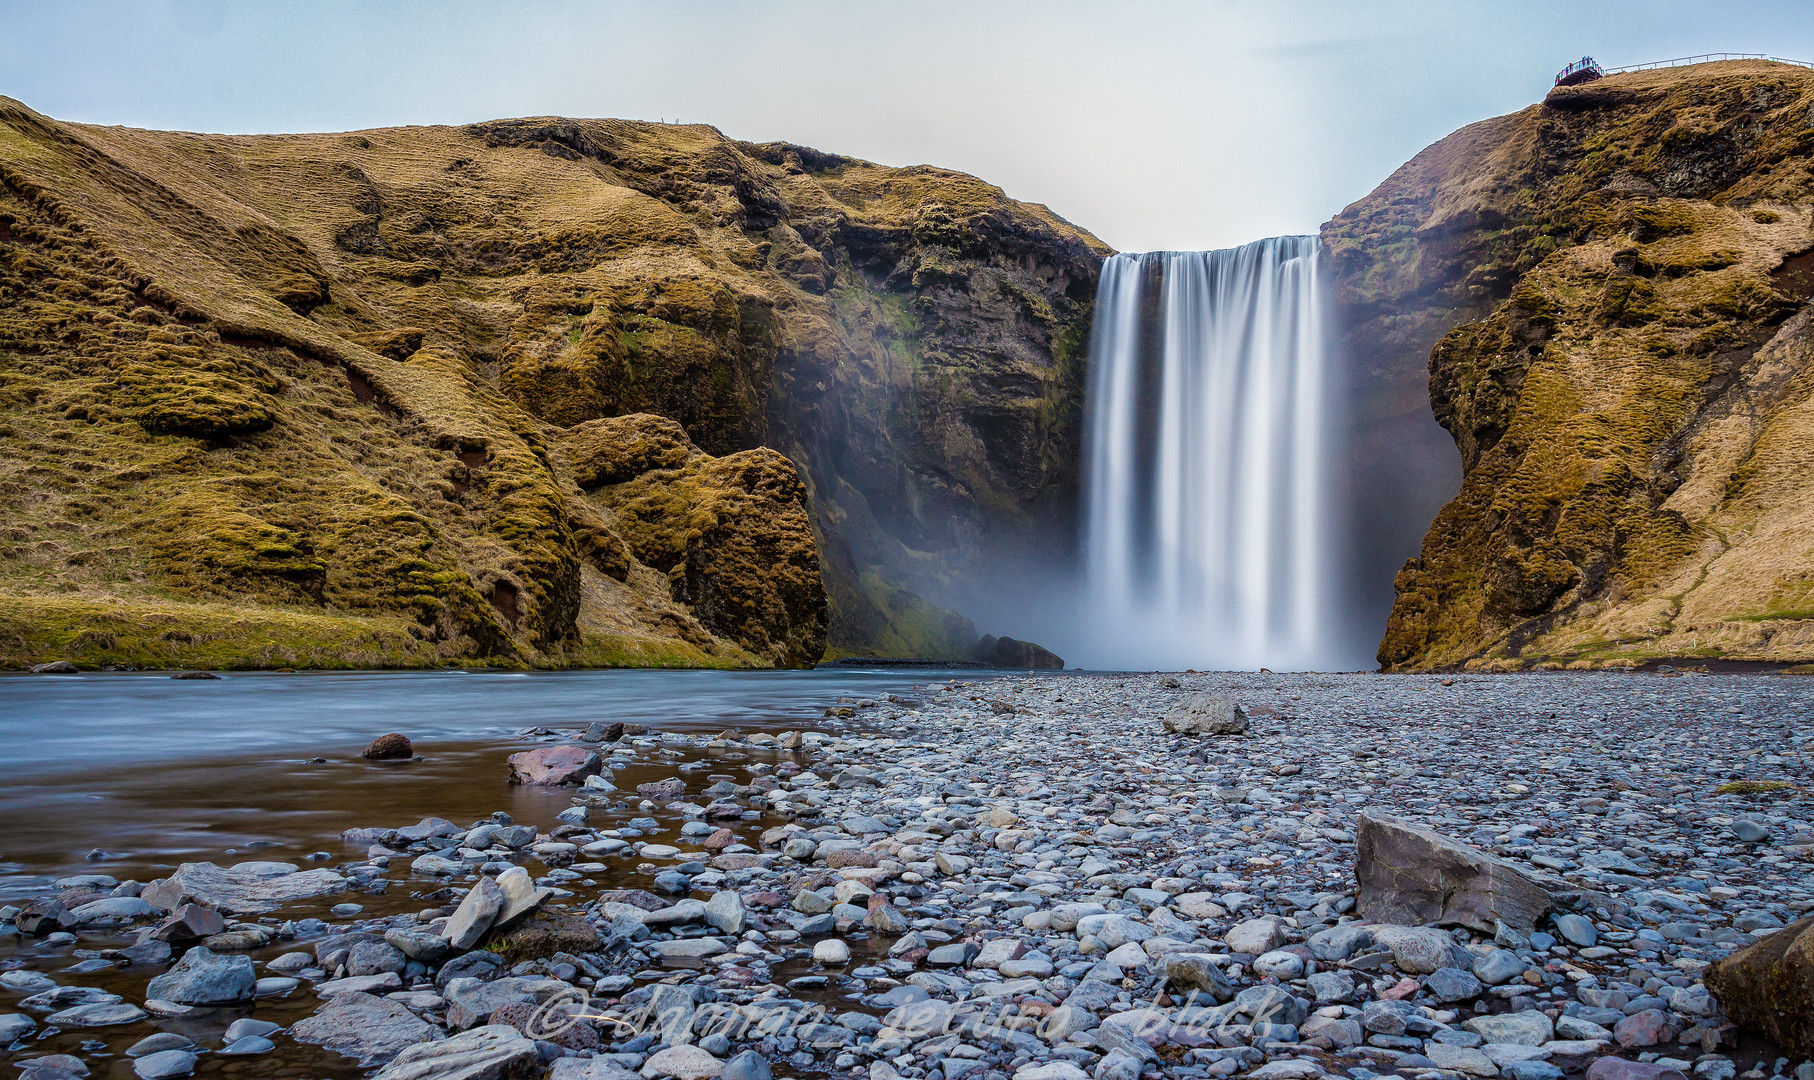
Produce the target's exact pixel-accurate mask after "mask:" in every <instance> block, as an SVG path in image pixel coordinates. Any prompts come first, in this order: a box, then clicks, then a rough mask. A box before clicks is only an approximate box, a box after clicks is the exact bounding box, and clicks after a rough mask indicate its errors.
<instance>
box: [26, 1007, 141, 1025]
mask: <svg viewBox="0 0 1814 1080" xmlns="http://www.w3.org/2000/svg"><path fill="white" fill-rule="evenodd" d="M143 1019H145V1010H144V1009H141V1008H139V1007H138V1006H137V1005H132V1004H129V1003H127V1002H124V1001H116V1002H113V1003H110V1004H102V1005H77V1006H76V1007H75V1008H73V1009H64V1010H63V1011H62V1012H54V1013H51V1014H50V1015H49V1016H47V1017H45V1018H44V1022H45V1023H46V1024H50V1025H52V1026H54V1027H71V1028H87V1027H112V1026H114V1025H115V1024H132V1023H137V1022H138V1021H140V1020H143Z"/></svg>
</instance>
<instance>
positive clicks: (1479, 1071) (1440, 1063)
mask: <svg viewBox="0 0 1814 1080" xmlns="http://www.w3.org/2000/svg"><path fill="white" fill-rule="evenodd" d="M1469 977H1470V978H1472V976H1469ZM1423 1052H1424V1056H1425V1057H1427V1058H1429V1059H1430V1060H1431V1061H1433V1062H1435V1063H1436V1067H1437V1068H1439V1069H1453V1070H1454V1071H1456V1072H1460V1073H1466V1074H1468V1075H1470V1076H1498V1075H1499V1067H1498V1066H1497V1065H1494V1064H1493V1061H1492V1059H1491V1058H1489V1057H1487V1056H1486V1055H1485V1054H1483V1053H1481V1052H1480V1051H1478V1050H1474V1049H1471V1048H1469V1047H1466V1046H1451V1045H1449V1044H1448V1043H1440V1042H1429V1043H1425V1044H1424V1051H1423Z"/></svg>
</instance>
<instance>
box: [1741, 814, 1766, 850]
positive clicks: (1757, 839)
mask: <svg viewBox="0 0 1814 1080" xmlns="http://www.w3.org/2000/svg"><path fill="white" fill-rule="evenodd" d="M1732 835H1733V836H1736V837H1738V838H1739V839H1740V840H1742V841H1744V842H1745V843H1747V844H1761V843H1763V842H1764V841H1766V840H1768V839H1770V830H1769V829H1766V828H1764V827H1763V826H1762V825H1759V824H1758V823H1757V822H1755V821H1752V820H1751V819H1750V818H1738V819H1736V820H1735V821H1733V822H1732Z"/></svg>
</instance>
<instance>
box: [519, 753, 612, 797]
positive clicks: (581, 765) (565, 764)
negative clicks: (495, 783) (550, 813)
mask: <svg viewBox="0 0 1814 1080" xmlns="http://www.w3.org/2000/svg"><path fill="white" fill-rule="evenodd" d="M603 767H604V763H603V762H601V761H600V760H599V757H598V755H597V754H595V753H593V752H592V751H590V750H588V749H586V748H585V747H583V746H542V747H538V748H536V749H534V750H525V751H523V752H522V753H520V754H512V755H510V782H511V783H513V784H535V785H538V786H541V787H560V786H564V785H568V784H583V783H585V781H586V777H588V776H597V775H598V772H599V770H600V769H601V768H603Z"/></svg>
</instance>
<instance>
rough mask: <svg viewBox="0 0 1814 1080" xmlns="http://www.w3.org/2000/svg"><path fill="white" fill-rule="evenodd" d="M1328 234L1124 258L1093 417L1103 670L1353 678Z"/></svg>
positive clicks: (1111, 277) (1090, 534)
mask: <svg viewBox="0 0 1814 1080" xmlns="http://www.w3.org/2000/svg"><path fill="white" fill-rule="evenodd" d="M1319 257H1320V244H1319V243H1318V241H1317V238H1316V237H1314V236H1284V237H1275V238H1273V239H1270V240H1261V241H1259V242H1257V243H1253V244H1248V245H1246V246H1245V247H1238V248H1229V249H1225V250H1222V251H1166V252H1150V253H1147V254H1139V255H1117V256H1115V257H1113V258H1111V259H1110V260H1109V261H1108V263H1107V264H1106V265H1105V266H1104V267H1103V271H1102V280H1101V284H1100V285H1099V286H1098V288H1097V293H1096V321H1095V328H1094V332H1093V335H1092V338H1091V342H1090V372H1089V385H1088V388H1087V394H1088V397H1087V399H1086V404H1085V439H1086V446H1085V455H1086V474H1085V478H1084V485H1085V486H1084V498H1085V513H1084V518H1083V529H1084V537H1083V540H1084V559H1085V567H1086V583H1087V588H1086V611H1087V613H1088V616H1087V617H1088V623H1089V625H1088V631H1089V634H1090V638H1091V640H1092V642H1094V643H1095V644H1096V645H1097V648H1095V649H1093V650H1092V651H1093V652H1095V653H1097V655H1095V656H1093V657H1092V658H1091V659H1092V660H1093V661H1094V663H1093V664H1092V666H1098V667H1123V668H1144V669H1148V670H1151V669H1153V668H1172V669H1177V668H1184V667H1197V668H1210V669H1243V668H1247V669H1251V668H1257V667H1261V666H1265V667H1271V668H1278V669H1285V670H1304V669H1310V668H1327V667H1333V666H1336V665H1338V664H1340V663H1341V662H1342V661H1343V659H1345V658H1344V657H1342V656H1341V655H1340V653H1341V652H1342V649H1341V645H1340V642H1339V639H1340V637H1341V635H1340V633H1339V632H1338V631H1337V629H1336V627H1335V625H1334V624H1335V622H1336V620H1337V612H1336V611H1335V608H1336V607H1337V606H1338V605H1337V604H1336V603H1335V601H1334V599H1333V598H1334V589H1333V585H1334V580H1335V576H1336V575H1335V569H1336V568H1335V566H1334V565H1333V564H1334V562H1335V561H1336V559H1335V557H1334V555H1333V551H1334V550H1335V548H1334V543H1333V537H1332V531H1333V529H1334V527H1335V526H1336V524H1337V522H1336V521H1335V520H1333V519H1334V518H1336V517H1338V516H1339V515H1336V514H1334V513H1332V512H1331V491H1330V488H1331V484H1330V482H1329V472H1330V468H1329V461H1328V460H1327V453H1328V450H1329V447H1328V446H1327V445H1326V438H1327V435H1328V432H1329V431H1330V430H1331V428H1332V425H1331V420H1330V417H1329V416H1328V415H1326V414H1327V413H1328V412H1329V410H1330V402H1329V400H1328V393H1329V388H1328V378H1329V374H1330V373H1329V372H1328V371H1326V370H1325V369H1326V367H1327V366H1328V365H1327V364H1326V361H1325V355H1326V352H1327V349H1326V346H1325V340H1324V334H1325V327H1324V322H1325V320H1324V310H1323V309H1324V306H1325V304H1326V303H1327V297H1326V296H1324V295H1323V293H1324V292H1326V289H1325V288H1323V286H1322V285H1321V283H1320V282H1319V279H1318V262H1319Z"/></svg>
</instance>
